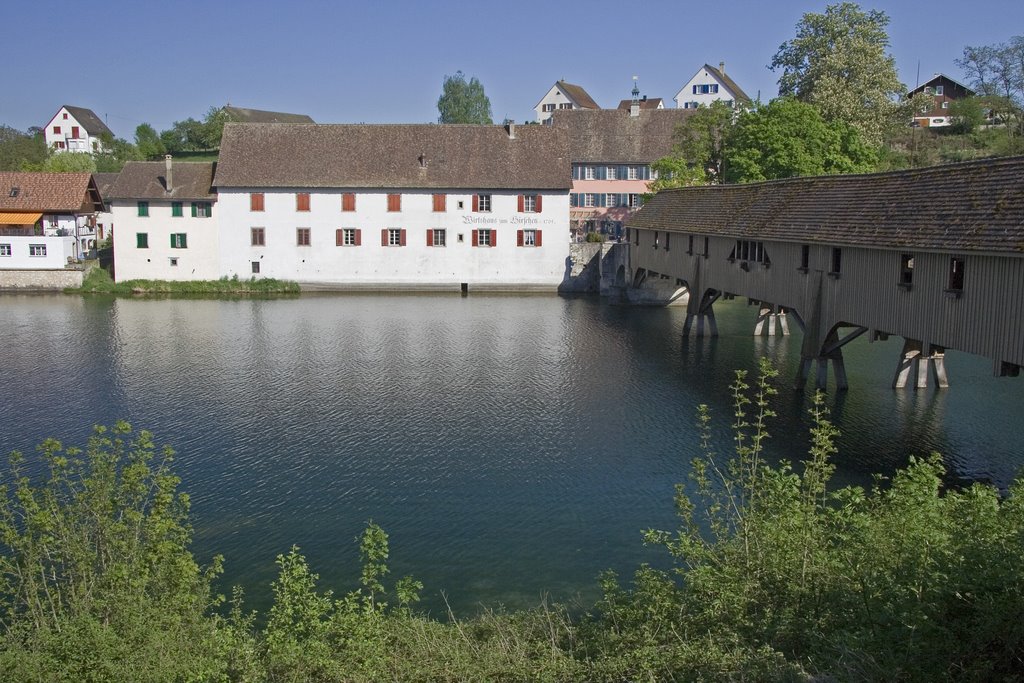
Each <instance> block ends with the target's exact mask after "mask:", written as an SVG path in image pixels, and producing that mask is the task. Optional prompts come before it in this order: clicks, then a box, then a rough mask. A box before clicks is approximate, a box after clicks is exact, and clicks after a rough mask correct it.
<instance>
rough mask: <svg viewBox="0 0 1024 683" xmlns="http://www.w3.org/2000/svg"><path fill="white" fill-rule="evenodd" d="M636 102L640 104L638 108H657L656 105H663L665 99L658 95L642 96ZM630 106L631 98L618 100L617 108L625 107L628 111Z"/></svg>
mask: <svg viewBox="0 0 1024 683" xmlns="http://www.w3.org/2000/svg"><path fill="white" fill-rule="evenodd" d="M638 103H639V104H640V109H657V108H658V107H664V106H665V101H664V100H663V99H661V98H660V97H651V98H648V97H647V96H644V98H643V99H642V100H638ZM632 107H633V100H631V99H630V100H619V106H618V108H619V109H625V110H627V111H628V110H629V109H631V108H632Z"/></svg>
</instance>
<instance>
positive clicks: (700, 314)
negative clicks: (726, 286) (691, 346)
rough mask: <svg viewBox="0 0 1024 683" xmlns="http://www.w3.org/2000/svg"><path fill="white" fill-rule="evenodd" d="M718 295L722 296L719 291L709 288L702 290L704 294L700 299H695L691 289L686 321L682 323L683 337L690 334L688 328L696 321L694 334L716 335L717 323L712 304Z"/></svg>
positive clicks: (699, 335) (703, 335)
mask: <svg viewBox="0 0 1024 683" xmlns="http://www.w3.org/2000/svg"><path fill="white" fill-rule="evenodd" d="M720 296H722V293H721V292H719V291H717V290H714V289H709V290H708V291H706V292H704V296H702V297H701V298H700V301H695V299H696V297H694V296H693V291H692V290H691V292H690V301H689V303H687V305H686V322H684V323H683V336H684V337H689V336H690V330H691V329H692V328H693V323H694V322H696V323H697V331H696V336H698V337H717V336H718V323H716V322H715V309H714V308H713V305H714V303H715V302H716V301H718V298H719V297H720ZM705 328H706V329H705Z"/></svg>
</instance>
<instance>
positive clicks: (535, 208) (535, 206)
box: [533, 195, 540, 246]
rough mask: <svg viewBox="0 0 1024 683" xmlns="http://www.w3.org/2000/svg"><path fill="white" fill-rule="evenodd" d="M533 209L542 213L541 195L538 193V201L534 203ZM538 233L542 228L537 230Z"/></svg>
mask: <svg viewBox="0 0 1024 683" xmlns="http://www.w3.org/2000/svg"><path fill="white" fill-rule="evenodd" d="M533 210H534V211H536V212H537V213H540V195H537V201H536V203H535V204H534V205H533ZM537 234H538V235H539V234H540V230H538V231H537ZM538 246H539V245H538Z"/></svg>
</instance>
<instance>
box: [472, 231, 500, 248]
mask: <svg viewBox="0 0 1024 683" xmlns="http://www.w3.org/2000/svg"><path fill="white" fill-rule="evenodd" d="M496 243H497V235H496V234H495V232H494V230H491V229H490V228H484V229H482V230H474V231H473V246H474V247H493V246H495V245H496Z"/></svg>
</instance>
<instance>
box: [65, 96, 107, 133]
mask: <svg viewBox="0 0 1024 683" xmlns="http://www.w3.org/2000/svg"><path fill="white" fill-rule="evenodd" d="M62 108H63V109H67V110H68V113H69V114H71V115H72V116H74V117H75V120H76V121H78V123H80V124H81V125H82V128H85V132H86V133H88V134H89V135H91V136H93V137H97V136H99V135H102V134H103V133H106V134H107V135H109V136H110V137H114V133H113V131H111V130H110V129H109V128H107V124H105V123H103V119H101V118H100V117H98V116H96V113H95V112H94V111H93V110H92V109H86V108H85V107H72V106H71V105H69V104H65V105H64V106H63V107H62Z"/></svg>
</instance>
